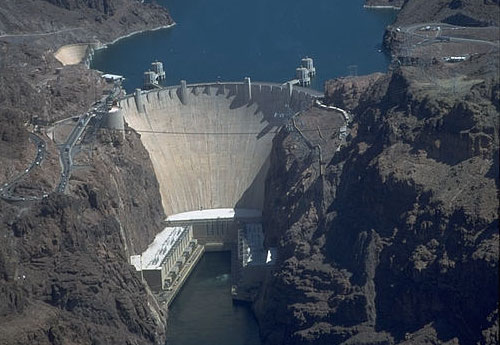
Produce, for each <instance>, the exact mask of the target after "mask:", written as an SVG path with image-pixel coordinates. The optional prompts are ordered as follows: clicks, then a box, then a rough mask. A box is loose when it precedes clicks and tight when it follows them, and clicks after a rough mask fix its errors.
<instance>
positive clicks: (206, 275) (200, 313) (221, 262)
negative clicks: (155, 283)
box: [167, 252, 261, 345]
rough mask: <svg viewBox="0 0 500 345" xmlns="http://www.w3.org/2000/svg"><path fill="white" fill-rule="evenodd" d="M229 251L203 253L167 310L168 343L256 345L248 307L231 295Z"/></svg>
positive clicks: (168, 344)
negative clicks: (233, 300) (235, 300)
mask: <svg viewBox="0 0 500 345" xmlns="http://www.w3.org/2000/svg"><path fill="white" fill-rule="evenodd" d="M230 292H231V253H230V252H217V253H205V254H203V257H202V258H201V260H200V262H199V263H198V265H197V266H196V268H195V269H194V271H193V272H192V273H191V276H190V277H189V279H188V280H187V281H186V283H185V284H184V287H183V289H182V291H181V293H180V294H179V296H177V298H176V299H175V301H174V303H173V304H172V307H171V308H170V310H169V311H168V326H167V345H200V344H203V345H259V344H261V342H260V340H259V330H258V327H257V323H256V321H255V319H254V317H253V314H252V312H251V311H250V310H249V308H247V307H245V306H242V305H237V304H233V302H232V298H231V293H230Z"/></svg>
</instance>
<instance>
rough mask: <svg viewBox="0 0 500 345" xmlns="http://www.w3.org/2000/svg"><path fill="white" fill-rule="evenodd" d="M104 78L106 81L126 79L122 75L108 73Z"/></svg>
mask: <svg viewBox="0 0 500 345" xmlns="http://www.w3.org/2000/svg"><path fill="white" fill-rule="evenodd" d="M102 77H103V78H104V79H109V80H120V79H124V78H123V76H122V75H117V74H109V73H106V74H103V75H102Z"/></svg>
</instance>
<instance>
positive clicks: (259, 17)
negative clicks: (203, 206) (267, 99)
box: [92, 0, 396, 92]
mask: <svg viewBox="0 0 500 345" xmlns="http://www.w3.org/2000/svg"><path fill="white" fill-rule="evenodd" d="M157 2H158V3H159V4H161V5H164V6H165V7H167V8H168V9H169V11H170V13H171V15H172V17H173V18H174V20H175V22H176V25H175V26H174V27H172V28H169V29H164V30H158V31H152V32H145V33H141V34H137V35H134V36H131V37H128V38H125V39H123V40H120V41H118V42H117V43H116V44H113V45H111V46H110V47H109V48H108V49H103V50H100V51H98V52H97V53H96V54H95V56H94V60H93V62H92V68H95V69H98V70H101V71H104V72H106V73H114V74H119V75H123V76H124V77H125V78H126V80H125V82H124V83H123V86H124V87H125V89H126V90H127V91H128V92H130V91H132V90H133V89H134V88H136V87H141V86H142V83H143V72H145V71H146V70H148V69H149V67H150V64H151V62H152V61H153V60H155V59H158V60H160V61H162V62H163V63H164V68H165V70H166V72H167V80H166V82H165V85H178V84H179V80H181V79H184V80H187V82H188V83H195V82H209V81H217V80H221V81H240V80H243V78H244V77H247V76H248V77H250V78H251V79H252V80H254V81H272V82H278V83H283V82H285V81H287V80H291V79H294V78H295V68H297V67H299V64H300V60H301V58H303V57H306V56H309V57H312V58H313V59H314V64H315V67H316V70H317V76H316V77H315V78H313V80H312V84H311V87H313V88H315V89H317V90H320V91H321V90H323V85H324V82H325V81H326V80H328V79H332V78H335V77H340V76H347V75H350V74H356V73H357V74H368V73H372V72H376V71H385V70H386V68H387V65H388V63H389V60H388V58H387V56H385V55H384V54H383V53H381V52H380V48H381V42H382V36H383V32H384V29H385V27H386V26H387V25H389V24H390V23H391V22H392V21H393V20H394V18H395V15H396V12H395V11H394V10H390V9H364V8H363V1H362V0H355V1H352V0H313V1H302V0H274V1H269V0H252V1H241V0H239V1H238V0H237V1H234V0H233V1H231V0H210V1H209V0H190V1H182V0H157Z"/></svg>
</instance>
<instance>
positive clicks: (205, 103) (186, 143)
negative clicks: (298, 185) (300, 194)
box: [119, 80, 322, 215]
mask: <svg viewBox="0 0 500 345" xmlns="http://www.w3.org/2000/svg"><path fill="white" fill-rule="evenodd" d="M321 96H322V94H320V93H318V92H316V91H313V90H309V89H303V88H299V87H293V88H292V86H291V85H285V86H282V85H279V84H271V83H253V84H251V83H250V81H249V80H246V81H245V82H241V83H212V84H196V85H186V84H185V82H181V86H175V87H168V88H163V89H157V90H152V91H147V92H144V91H142V92H141V91H140V90H138V91H136V94H135V95H129V96H127V97H125V98H123V99H122V100H121V101H120V104H119V105H120V107H121V108H122V110H123V114H124V117H125V120H126V121H127V123H128V124H129V126H130V127H132V128H133V129H135V130H136V131H138V132H139V133H140V134H141V140H142V142H143V144H144V146H145V147H146V149H147V150H148V152H149V154H150V157H151V160H152V162H153V166H154V169H155V173H156V176H157V179H158V182H159V185H160V192H161V196H162V203H163V208H164V210H165V213H166V214H167V215H172V214H177V213H181V212H187V211H193V210H200V209H216V208H249V209H262V205H263V200H264V182H265V178H266V175H267V170H268V166H269V155H270V152H271V146H272V140H273V138H274V136H275V134H276V132H277V130H278V128H279V127H280V126H282V125H283V124H284V123H285V122H286V121H287V119H288V118H290V117H291V116H293V114H294V113H296V112H298V111H300V110H304V109H306V108H308V107H309V106H310V105H311V104H312V102H313V100H314V98H316V97H321Z"/></svg>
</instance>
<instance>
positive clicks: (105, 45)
mask: <svg viewBox="0 0 500 345" xmlns="http://www.w3.org/2000/svg"><path fill="white" fill-rule="evenodd" d="M176 24H177V23H176V22H173V23H172V24H168V25H161V26H157V27H155V28H152V29H144V30H137V31H132V32H131V33H128V34H126V35H123V36H120V37H118V38H115V39H114V40H113V41H111V42H108V43H102V45H101V46H100V47H99V48H97V49H104V48H107V46H108V45H111V44H115V43H117V42H118V41H121V40H122V39H125V38H128V37H131V36H134V35H137V34H141V33H143V32H149V31H151V32H153V31H158V30H163V29H170V28H171V27H173V26H175V25H176Z"/></svg>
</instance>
